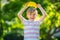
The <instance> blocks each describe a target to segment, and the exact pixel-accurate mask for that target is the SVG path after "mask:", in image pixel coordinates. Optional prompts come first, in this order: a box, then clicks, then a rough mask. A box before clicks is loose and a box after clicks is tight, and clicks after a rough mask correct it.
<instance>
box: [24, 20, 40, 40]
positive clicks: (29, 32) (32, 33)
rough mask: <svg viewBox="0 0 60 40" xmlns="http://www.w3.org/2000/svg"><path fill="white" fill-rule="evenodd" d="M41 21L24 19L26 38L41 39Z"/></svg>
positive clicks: (25, 39) (31, 39)
mask: <svg viewBox="0 0 60 40" xmlns="http://www.w3.org/2000/svg"><path fill="white" fill-rule="evenodd" d="M39 25H40V22H39V21H30V20H26V21H24V40H39Z"/></svg>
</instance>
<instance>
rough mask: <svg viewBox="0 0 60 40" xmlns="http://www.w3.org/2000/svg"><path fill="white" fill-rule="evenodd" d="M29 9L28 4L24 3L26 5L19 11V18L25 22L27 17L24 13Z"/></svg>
mask: <svg viewBox="0 0 60 40" xmlns="http://www.w3.org/2000/svg"><path fill="white" fill-rule="evenodd" d="M26 9H27V4H25V5H24V7H23V8H22V9H21V10H20V11H19V12H18V18H19V19H20V20H21V21H22V22H23V21H25V20H26V19H24V17H23V16H22V13H23V12H24V11H25V10H26Z"/></svg>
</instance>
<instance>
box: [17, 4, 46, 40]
mask: <svg viewBox="0 0 60 40" xmlns="http://www.w3.org/2000/svg"><path fill="white" fill-rule="evenodd" d="M27 4H28V3H27ZM27 4H25V6H24V7H23V8H22V9H21V10H20V12H19V13H18V17H19V19H20V20H21V21H22V22H23V24H24V40H39V25H40V23H41V22H42V21H43V20H44V18H45V17H46V12H45V11H44V9H43V8H42V7H41V5H40V4H36V6H37V8H39V9H40V10H41V12H42V14H43V15H42V17H41V18H40V19H39V20H37V21H35V18H36V15H37V14H38V13H37V10H36V9H35V8H33V7H31V8H29V9H28V10H27V14H26V15H27V18H28V20H26V19H24V18H23V16H22V13H23V12H24V11H25V10H26V9H27V7H28V6H27Z"/></svg>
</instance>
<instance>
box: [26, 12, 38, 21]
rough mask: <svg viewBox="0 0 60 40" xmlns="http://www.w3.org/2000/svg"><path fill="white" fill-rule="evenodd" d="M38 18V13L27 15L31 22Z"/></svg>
mask: <svg viewBox="0 0 60 40" xmlns="http://www.w3.org/2000/svg"><path fill="white" fill-rule="evenodd" d="M36 16H37V13H36V12H33V13H30V12H28V13H27V17H28V19H29V20H31V21H34V20H35V18H36Z"/></svg>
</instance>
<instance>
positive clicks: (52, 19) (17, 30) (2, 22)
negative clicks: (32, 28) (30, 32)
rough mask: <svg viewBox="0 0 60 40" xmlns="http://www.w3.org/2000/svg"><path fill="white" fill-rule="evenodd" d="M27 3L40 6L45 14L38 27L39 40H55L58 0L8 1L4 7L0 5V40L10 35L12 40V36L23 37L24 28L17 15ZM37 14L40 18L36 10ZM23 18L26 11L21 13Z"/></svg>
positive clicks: (59, 13)
mask: <svg viewBox="0 0 60 40" xmlns="http://www.w3.org/2000/svg"><path fill="white" fill-rule="evenodd" d="M29 1H34V2H36V3H39V4H41V5H42V7H43V8H44V9H45V10H46V13H47V17H46V18H45V20H44V21H43V23H42V24H41V26H40V40H56V38H55V37H54V36H53V35H54V34H55V33H58V32H60V5H59V4H60V0H8V1H7V2H8V3H7V4H5V5H3V3H1V10H0V30H1V31H0V39H1V40H6V38H7V36H8V37H10V38H11V36H10V35H12V36H13V38H14V36H17V37H16V38H17V39H18V38H19V37H21V36H22V37H23V28H24V26H23V24H22V23H21V21H20V20H19V19H18V17H17V13H18V12H19V11H20V9H21V8H22V7H23V6H24V4H25V3H26V2H29ZM2 5H3V6H2ZM37 10H38V9H37ZM38 14H39V15H40V16H41V12H40V10H38ZM23 16H24V17H25V18H26V11H25V12H24V13H23ZM56 30H57V31H56ZM15 34H16V35H15ZM18 36H19V37H18ZM7 40H8V39H7ZM18 40H20V39H18Z"/></svg>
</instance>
